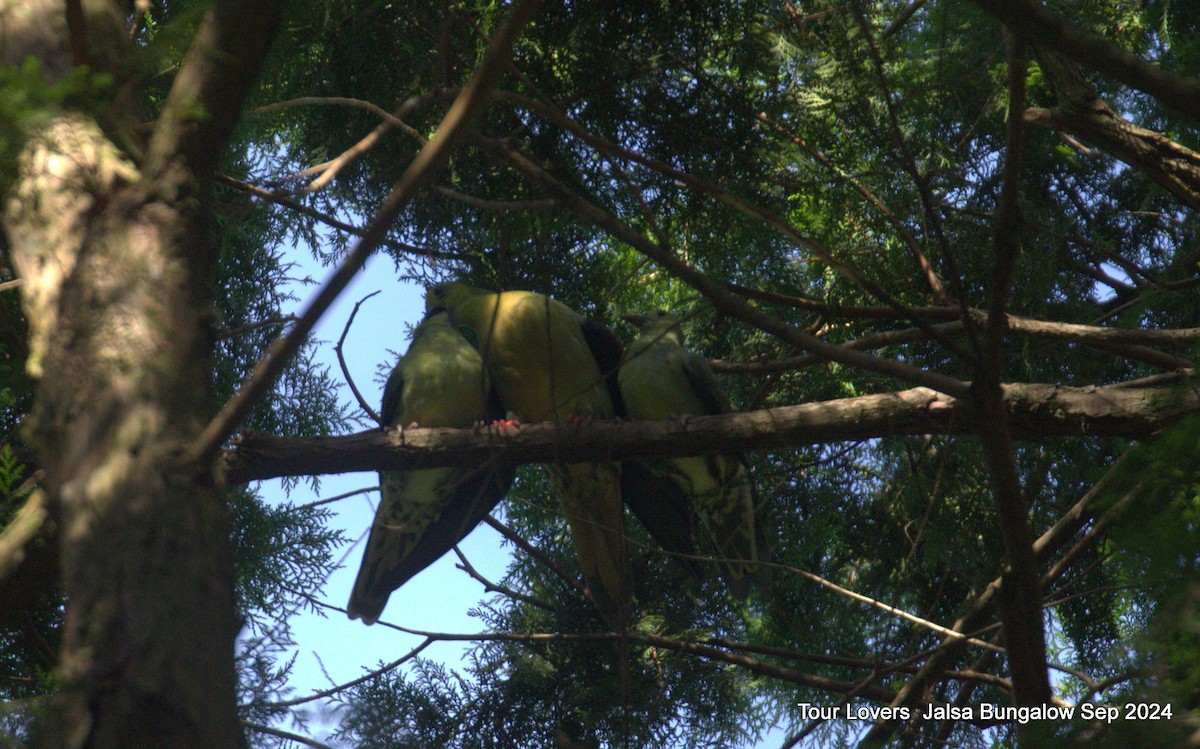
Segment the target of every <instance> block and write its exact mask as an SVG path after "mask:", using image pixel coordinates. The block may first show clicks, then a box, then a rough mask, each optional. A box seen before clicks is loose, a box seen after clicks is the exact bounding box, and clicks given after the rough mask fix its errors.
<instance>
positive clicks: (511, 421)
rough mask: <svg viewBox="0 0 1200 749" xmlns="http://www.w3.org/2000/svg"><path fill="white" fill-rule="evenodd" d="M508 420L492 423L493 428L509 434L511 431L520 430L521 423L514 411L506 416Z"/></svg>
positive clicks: (496, 420) (497, 420) (498, 420)
mask: <svg viewBox="0 0 1200 749" xmlns="http://www.w3.org/2000/svg"><path fill="white" fill-rule="evenodd" d="M505 417H506V418H503V419H495V420H494V421H492V426H493V427H495V428H497V429H499V430H500V431H501V432H507V431H508V430H509V429H520V428H521V421H520V419H518V418H517V415H516V414H515V413H513V412H512V411H509V412H508V413H507V414H505Z"/></svg>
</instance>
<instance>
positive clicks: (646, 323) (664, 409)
mask: <svg viewBox="0 0 1200 749" xmlns="http://www.w3.org/2000/svg"><path fill="white" fill-rule="evenodd" d="M624 319H625V320H627V321H629V322H631V323H633V325H634V326H636V327H637V328H638V331H639V333H640V335H639V337H638V338H637V340H635V341H634V342H633V343H631V344H629V347H628V348H627V349H626V351H625V357H624V360H623V361H622V363H621V368H620V371H619V372H618V374H617V381H618V382H619V384H620V388H621V397H622V399H623V400H624V404H625V409H626V411H627V412H628V415H629V417H630V418H633V419H640V420H644V421H661V420H665V419H673V418H677V417H682V416H704V415H710V414H719V413H726V412H728V411H729V406H728V403H727V402H726V400H725V397H724V395H723V394H722V393H721V390H720V388H719V387H718V386H717V381H716V378H715V377H714V376H713V373H712V370H711V369H710V368H709V366H708V362H707V361H705V360H704V359H703V358H702V357H700V356H698V355H697V354H695V353H692V352H691V351H688V350H687V349H686V348H684V341H683V330H682V328H681V326H680V324H679V318H677V317H675V316H674V315H672V314H670V313H668V312H664V311H662V310H659V311H657V312H654V313H651V314H648V315H626V316H624ZM644 466H645V468H646V470H647V471H648V472H649V473H650V474H652V475H655V476H658V477H659V478H660V479H666V480H669V481H670V482H671V483H673V484H674V485H675V486H677V487H678V488H679V489H680V490H681V491H682V492H683V494H684V495H685V496H686V497H687V498H688V499H689V500H690V503H691V506H692V509H693V510H694V512H695V514H696V516H698V518H699V521H700V526H701V527H702V528H703V529H704V532H705V535H707V537H708V539H709V541H710V542H711V543H712V546H713V547H714V549H715V552H716V556H717V558H719V559H722V560H724V561H723V562H722V568H723V571H724V575H725V578H726V580H727V581H728V584H729V587H730V590H731V591H732V592H733V594H734V595H735V596H737V597H738V598H742V599H744V598H745V597H746V596H747V595H748V594H749V592H750V588H751V586H752V585H753V584H755V583H762V582H763V581H764V579H765V574H766V568H765V567H763V566H761V565H758V564H757V563H758V562H764V561H766V554H765V551H766V550H765V548H764V542H763V534H762V529H761V524H760V523H759V522H758V519H757V517H756V515H755V508H754V505H755V496H754V485H753V483H752V482H751V480H750V474H749V471H748V470H747V468H746V463H745V461H744V460H743V459H742V457H741V456H740V455H737V454H735V453H718V454H714V455H700V456H696V457H685V458H664V459H661V460H647V461H644ZM668 496H669V495H668V494H667V493H664V501H665V498H666V497H668ZM674 512H675V514H676V515H678V510H676V511H674ZM660 543H661V541H660ZM664 546H665V544H664ZM668 548H670V547H668Z"/></svg>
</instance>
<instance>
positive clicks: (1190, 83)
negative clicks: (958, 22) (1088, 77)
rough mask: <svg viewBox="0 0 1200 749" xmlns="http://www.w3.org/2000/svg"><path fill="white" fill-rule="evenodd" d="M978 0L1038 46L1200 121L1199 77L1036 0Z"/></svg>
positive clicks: (1003, 21) (983, 7) (1004, 22)
mask: <svg viewBox="0 0 1200 749" xmlns="http://www.w3.org/2000/svg"><path fill="white" fill-rule="evenodd" d="M973 2H974V3H975V4H976V5H978V6H979V7H980V8H982V9H983V10H984V11H986V12H987V13H988V14H989V15H991V16H993V17H994V18H996V19H998V20H999V21H1000V22H1001V23H1003V24H1005V25H1006V26H1009V27H1010V28H1012V29H1014V30H1016V31H1017V32H1019V33H1020V34H1021V35H1022V36H1024V37H1026V38H1028V39H1029V40H1030V41H1033V42H1034V43H1036V44H1038V45H1039V46H1043V47H1047V48H1049V49H1053V50H1055V51H1057V52H1061V53H1062V54H1063V55H1065V56H1067V57H1069V58H1071V59H1072V60H1074V61H1075V62H1078V63H1079V64H1081V65H1084V66H1086V67H1089V68H1092V69H1093V70H1096V71H1099V72H1100V73H1103V74H1104V75H1107V76H1111V77H1112V78H1115V79H1116V80H1118V81H1120V82H1121V83H1124V84H1125V85H1127V86H1132V87H1133V88H1136V89H1138V90H1139V91H1145V92H1146V93H1148V94H1150V95H1151V96H1153V97H1155V98H1157V99H1158V100H1159V101H1161V102H1162V103H1164V104H1166V105H1167V106H1169V107H1171V108H1173V109H1175V110H1177V111H1179V112H1182V113H1183V114H1186V115H1189V116H1190V117H1192V118H1193V119H1200V81H1196V80H1194V79H1191V78H1187V77H1185V76H1182V75H1179V74H1178V73H1175V72H1173V71H1170V70H1164V69H1163V68H1160V67H1158V66H1157V65H1155V64H1154V63H1152V62H1147V61H1146V60H1143V59H1142V58H1140V57H1138V56H1137V55H1135V54H1133V53H1132V52H1130V51H1129V50H1127V49H1125V48H1124V47H1121V46H1120V45H1118V44H1116V43H1114V42H1111V41H1109V40H1108V39H1105V38H1104V37H1102V36H1100V35H1099V34H1096V33H1093V32H1091V31H1086V30H1084V29H1081V28H1080V27H1078V26H1076V25H1075V24H1073V23H1071V22H1069V21H1067V20H1066V19H1065V18H1063V17H1062V16H1060V15H1058V14H1056V13H1052V12H1051V11H1049V10H1047V9H1046V7H1045V6H1044V5H1042V3H1041V2H1036V1H1034V0H973Z"/></svg>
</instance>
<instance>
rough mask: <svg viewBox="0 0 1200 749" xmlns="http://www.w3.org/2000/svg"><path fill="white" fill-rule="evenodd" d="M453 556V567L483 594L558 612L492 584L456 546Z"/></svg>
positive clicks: (531, 598) (548, 606) (508, 589)
mask: <svg viewBox="0 0 1200 749" xmlns="http://www.w3.org/2000/svg"><path fill="white" fill-rule="evenodd" d="M454 554H455V556H457V557H458V561H459V564H456V565H454V566H455V567H457V568H459V569H460V570H462V571H463V572H465V573H467V574H468V575H470V576H471V578H472V579H474V580H475V581H477V582H478V583H479V584H480V585H482V586H483V590H484V592H485V593H499V594H501V595H503V596H507V597H509V598H512V599H513V600H515V601H522V602H524V603H527V604H529V605H530V606H537V607H538V608H540V609H543V610H545V611H558V609H557V608H555V607H554V606H551V605H550V604H548V603H546V602H545V601H539V600H538V599H536V598H534V597H533V596H527V595H525V594H524V593H518V592H517V591H515V590H513V589H512V588H506V587H504V586H503V585H499V584H497V583H494V582H492V581H491V580H489V579H487V578H486V577H484V576H483V574H482V573H481V572H480V571H479V570H477V569H475V565H473V564H471V562H470V560H469V559H467V555H466V554H463V553H462V550H461V549H459V548H458V547H457V546H455V547H454Z"/></svg>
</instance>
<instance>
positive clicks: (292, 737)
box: [241, 720, 333, 749]
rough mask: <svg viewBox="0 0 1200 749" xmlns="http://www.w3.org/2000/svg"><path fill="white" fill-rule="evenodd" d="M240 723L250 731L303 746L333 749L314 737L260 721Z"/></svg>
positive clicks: (315, 748)
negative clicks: (265, 724) (266, 724)
mask: <svg viewBox="0 0 1200 749" xmlns="http://www.w3.org/2000/svg"><path fill="white" fill-rule="evenodd" d="M241 723H242V725H243V726H245V727H246V728H249V729H250V730H251V731H257V732H259V733H265V734H268V735H270V736H277V737H279V738H281V739H287V740H288V741H295V742H297V743H299V744H304V745H305V746H311V747H313V749H333V747H332V746H330V745H329V744H322V743H321V742H320V741H316V740H315V739H310V738H308V737H307V736H301V735H300V734H298V733H292V732H291V731H284V730H282V729H279V728H272V727H271V726H264V725H263V724H261V723H252V722H250V721H248V720H243V721H241Z"/></svg>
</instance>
